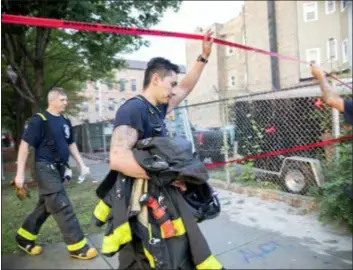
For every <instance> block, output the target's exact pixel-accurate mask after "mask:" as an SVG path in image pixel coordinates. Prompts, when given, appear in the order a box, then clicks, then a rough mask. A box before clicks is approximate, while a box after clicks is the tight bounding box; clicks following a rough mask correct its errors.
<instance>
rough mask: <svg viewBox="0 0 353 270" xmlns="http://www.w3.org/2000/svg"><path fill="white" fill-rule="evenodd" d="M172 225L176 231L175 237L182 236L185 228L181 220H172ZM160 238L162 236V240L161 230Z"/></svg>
mask: <svg viewBox="0 0 353 270" xmlns="http://www.w3.org/2000/svg"><path fill="white" fill-rule="evenodd" d="M172 223H173V226H174V229H175V231H176V235H175V236H182V235H183V234H185V227H184V223H183V221H182V219H181V218H177V219H174V220H173V221H172ZM161 236H162V238H164V232H163V230H162V229H161Z"/></svg>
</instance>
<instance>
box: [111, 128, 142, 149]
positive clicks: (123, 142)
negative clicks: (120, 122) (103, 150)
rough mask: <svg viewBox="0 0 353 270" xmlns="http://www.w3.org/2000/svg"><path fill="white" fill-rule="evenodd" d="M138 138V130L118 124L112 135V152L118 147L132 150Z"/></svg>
mask: <svg viewBox="0 0 353 270" xmlns="http://www.w3.org/2000/svg"><path fill="white" fill-rule="evenodd" d="M137 139H138V132H137V130H136V129H134V128H132V127H130V126H118V127H117V128H116V129H115V130H114V132H113V135H112V139H111V144H110V149H111V151H112V152H114V151H116V150H118V149H120V150H121V149H126V150H131V149H132V148H133V147H134V146H135V144H136V142H137Z"/></svg>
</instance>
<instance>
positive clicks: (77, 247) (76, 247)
mask: <svg viewBox="0 0 353 270" xmlns="http://www.w3.org/2000/svg"><path fill="white" fill-rule="evenodd" d="M86 244H87V240H86V238H83V239H82V240H81V241H80V242H78V243H76V244H72V245H67V249H68V250H69V251H76V250H80V249H81V248H83V247H84V246H85V245H86Z"/></svg>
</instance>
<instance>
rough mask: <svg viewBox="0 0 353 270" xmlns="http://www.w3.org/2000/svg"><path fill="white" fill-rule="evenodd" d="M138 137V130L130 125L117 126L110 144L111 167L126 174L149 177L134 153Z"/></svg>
mask: <svg viewBox="0 0 353 270" xmlns="http://www.w3.org/2000/svg"><path fill="white" fill-rule="evenodd" d="M137 139H138V131H137V130H136V129H134V128H132V127H130V126H126V125H122V126H118V127H117V128H115V130H114V132H113V135H112V139H111V144H110V153H109V160H110V164H109V166H110V169H112V170H115V171H119V172H121V173H123V174H125V175H126V176H130V177H134V178H144V179H149V177H148V176H147V173H146V171H145V170H144V169H143V168H142V167H141V166H140V165H139V164H138V163H137V161H136V159H135V158H134V155H133V153H132V148H133V147H134V146H135V144H136V142H137Z"/></svg>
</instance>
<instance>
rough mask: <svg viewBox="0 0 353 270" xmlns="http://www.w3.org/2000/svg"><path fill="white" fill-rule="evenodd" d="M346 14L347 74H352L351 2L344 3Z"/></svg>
mask: <svg viewBox="0 0 353 270" xmlns="http://www.w3.org/2000/svg"><path fill="white" fill-rule="evenodd" d="M346 3H347V12H348V61H349V72H350V73H351V74H352V11H353V10H352V6H353V4H352V2H351V1H346Z"/></svg>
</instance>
